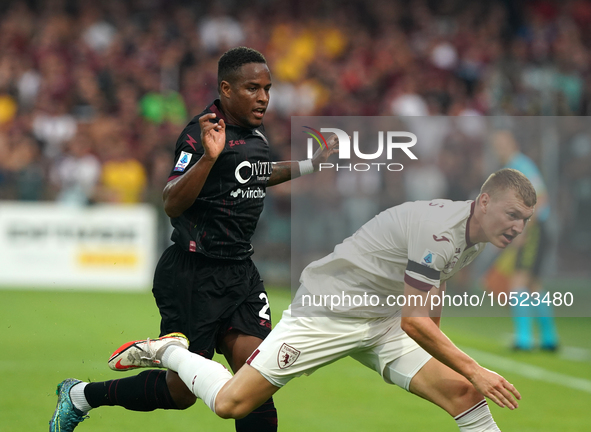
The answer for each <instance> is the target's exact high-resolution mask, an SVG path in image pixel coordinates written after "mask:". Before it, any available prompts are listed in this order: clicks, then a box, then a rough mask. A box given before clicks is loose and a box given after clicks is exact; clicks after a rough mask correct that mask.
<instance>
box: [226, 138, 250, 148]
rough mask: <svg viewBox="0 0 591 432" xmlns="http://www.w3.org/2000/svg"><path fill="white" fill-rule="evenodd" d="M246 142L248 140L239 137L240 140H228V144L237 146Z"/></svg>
mask: <svg viewBox="0 0 591 432" xmlns="http://www.w3.org/2000/svg"><path fill="white" fill-rule="evenodd" d="M243 144H246V140H243V139H239V140H228V146H230V147H235V146H237V145H243Z"/></svg>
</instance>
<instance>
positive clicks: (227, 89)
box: [220, 80, 232, 98]
mask: <svg viewBox="0 0 591 432" xmlns="http://www.w3.org/2000/svg"><path fill="white" fill-rule="evenodd" d="M231 92H232V86H231V85H230V83H229V82H228V81H226V80H222V82H221V83H220V96H223V97H226V98H229V97H230V93H231Z"/></svg>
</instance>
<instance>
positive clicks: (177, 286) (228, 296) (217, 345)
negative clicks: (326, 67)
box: [50, 47, 338, 432]
mask: <svg viewBox="0 0 591 432" xmlns="http://www.w3.org/2000/svg"><path fill="white" fill-rule="evenodd" d="M270 88H271V74H270V72H269V68H268V67H267V64H266V61H265V58H264V57H263V55H262V54H260V53H259V52H258V51H256V50H253V49H250V48H245V47H239V48H234V49H231V50H229V51H228V52H226V53H225V54H224V55H223V56H222V57H221V58H220V60H219V63H218V90H219V94H220V98H219V99H218V100H216V101H214V102H213V103H212V104H210V105H209V106H208V107H207V108H206V109H205V110H204V111H203V112H202V113H201V114H199V115H198V116H196V117H195V118H193V120H191V122H190V123H189V124H188V125H187V127H186V128H185V129H184V130H183V132H182V133H181V135H180V136H179V138H178V140H177V143H176V155H175V166H174V167H173V168H172V171H171V174H170V178H169V181H168V183H167V185H166V187H165V189H164V193H163V198H164V209H165V211H166V213H167V214H168V216H170V218H171V222H172V225H173V227H174V231H173V234H172V240H173V242H174V244H173V245H172V246H170V247H169V248H168V249H167V250H166V251H164V253H163V255H162V257H161V258H160V261H159V262H158V265H157V266H156V271H155V275H154V286H153V293H154V297H155V299H156V304H157V305H158V308H159V310H160V315H161V317H162V320H161V325H160V330H161V333H160V334H161V335H167V334H172V335H171V336H174V335H175V332H182V333H183V334H185V335H186V336H187V339H188V341H185V340H184V339H181V340H182V344H184V345H185V347H186V344H187V343H189V349H190V350H191V351H192V352H195V353H197V354H199V355H201V356H204V357H206V358H210V359H211V358H212V357H213V355H214V351H215V350H217V351H218V352H220V353H222V354H223V355H224V356H225V357H226V359H227V360H228V363H229V364H230V366H231V368H232V369H233V370H234V372H236V371H238V369H240V368H241V367H242V365H244V363H245V361H246V360H247V359H248V357H249V356H250V354H251V353H252V352H253V351H254V350H255V349H256V347H257V346H258V345H259V344H260V343H261V341H262V340H263V339H264V338H265V337H266V336H267V335H268V334H269V332H270V331H271V315H270V309H269V302H268V298H267V294H266V292H265V288H264V286H263V281H262V279H261V277H260V275H259V273H258V271H257V269H256V267H255V265H254V264H253V262H252V261H251V259H250V256H251V255H252V253H253V249H252V246H251V244H250V239H251V236H252V235H253V233H254V230H255V228H256V225H257V222H258V220H259V216H260V214H261V211H262V210H263V198H264V197H265V194H266V187H267V186H273V185H276V184H279V183H282V182H284V181H287V180H290V179H291V178H292V177H296V176H299V175H302V174H307V173H310V172H313V171H314V170H315V168H317V167H318V166H319V164H320V163H321V162H324V161H326V159H327V158H328V157H329V156H330V155H331V154H332V153H334V152H335V151H337V143H338V141H337V139H336V137H332V138H331V139H330V141H329V143H328V146H327V147H326V148H324V149H321V150H319V151H318V152H317V153H316V154H315V155H314V158H313V159H312V160H306V161H300V162H277V163H273V162H271V160H270V155H269V143H268V140H267V137H266V136H265V130H264V127H263V125H262V122H263V117H264V114H265V111H266V109H267V105H268V103H269V90H270ZM177 343H181V342H177ZM127 368H128V367H127V366H126V363H125V361H123V362H120V363H118V365H117V369H119V370H126V369H127ZM195 400H196V397H195V395H194V394H193V393H192V392H191V391H190V390H189V389H188V388H187V387H186V385H185V384H184V383H183V382H182V381H181V380H180V378H179V377H178V375H177V374H176V373H175V372H173V371H163V370H149V371H145V372H142V373H140V374H139V375H136V376H132V377H129V378H123V379H119V380H113V381H106V382H96V383H84V382H81V381H79V380H75V379H67V380H65V381H63V382H62V383H60V384H59V385H58V404H57V408H56V410H55V412H54V415H53V417H52V419H51V421H50V432H51V431H71V430H73V429H74V428H75V427H76V425H77V424H78V423H79V422H81V421H82V420H83V419H84V418H85V417H84V416H85V415H86V414H87V412H88V411H89V410H90V409H92V408H97V407H100V406H105V405H107V406H113V405H117V406H123V407H124V408H127V409H130V410H134V411H152V410H154V409H158V408H161V409H186V408H188V407H190V406H191V405H193V404H194V403H195ZM236 430H237V431H239V432H246V431H258V432H265V431H276V430H277V411H276V410H275V407H274V404H273V400H272V399H269V400H268V401H267V402H266V403H265V404H263V405H262V406H261V407H260V408H259V409H257V410H255V411H254V412H253V413H252V414H250V415H249V416H247V417H245V418H243V419H240V420H236Z"/></svg>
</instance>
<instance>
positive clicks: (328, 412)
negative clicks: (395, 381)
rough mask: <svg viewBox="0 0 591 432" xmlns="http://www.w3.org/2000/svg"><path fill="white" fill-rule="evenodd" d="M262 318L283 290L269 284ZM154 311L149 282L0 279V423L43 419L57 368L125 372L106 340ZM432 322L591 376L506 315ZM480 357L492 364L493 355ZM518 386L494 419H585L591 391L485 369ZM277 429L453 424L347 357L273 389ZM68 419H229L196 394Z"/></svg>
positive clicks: (461, 341)
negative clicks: (14, 285)
mask: <svg viewBox="0 0 591 432" xmlns="http://www.w3.org/2000/svg"><path fill="white" fill-rule="evenodd" d="M269 294H270V299H271V305H272V306H273V310H274V320H275V321H278V319H279V317H280V311H281V310H282V309H284V308H285V307H286V306H287V305H288V303H289V293H288V292H287V291H283V290H271V291H270V293H269ZM159 318H160V317H159V314H158V311H157V309H156V306H155V305H154V302H153V300H152V297H151V294H150V293H139V294H125V293H100V292H76V291H59V292H47V291H16V290H14V291H10V290H8V291H0V329H2V341H3V347H2V350H1V353H2V354H1V355H0V365H1V366H2V367H1V368H0V371H1V372H0V386H1V391H0V430H2V431H3V432H12V431H15V432H16V431H18V432H20V431H32V430H46V428H47V423H48V421H49V418H50V416H51V414H52V413H53V410H54V408H55V401H56V396H55V387H56V384H57V383H58V382H60V381H61V380H63V379H64V378H67V377H76V378H79V379H83V380H92V381H102V380H109V379H114V378H120V377H123V376H127V375H131V374H132V373H127V374H125V373H123V374H120V373H116V372H112V371H110V370H109V369H108V367H107V364H106V360H107V359H108V357H109V355H110V354H111V352H112V351H113V350H114V349H115V348H116V347H118V346H119V345H120V344H121V343H123V342H126V341H128V340H132V339H137V338H144V337H147V336H155V335H157V334H158V329H159ZM558 325H559V331H560V333H561V336H562V340H563V342H564V345H567V346H575V347H580V348H584V349H587V350H589V349H591V338H589V332H590V331H591V320H590V319H586V318H571V319H566V318H563V319H559V320H558ZM443 329H444V331H445V332H446V333H447V334H448V335H449V336H450V337H451V339H452V340H454V341H455V342H456V343H457V344H458V345H459V346H461V347H462V348H465V349H470V348H471V349H477V350H479V351H482V352H487V353H491V354H494V355H497V356H503V357H505V358H508V359H510V360H513V361H517V362H520V363H525V364H531V365H534V366H537V367H539V368H543V369H544V370H546V371H549V372H556V373H561V374H564V375H569V376H572V377H577V378H580V379H584V380H591V362H590V361H589V360H581V361H575V360H569V359H565V358H563V357H561V356H560V355H550V354H544V353H538V352H534V353H529V354H524V353H519V354H516V353H513V352H511V351H509V350H508V349H507V343H508V339H507V335H508V334H510V332H511V322H510V321H509V320H508V319H495V318H449V319H447V320H446V319H445V318H444V320H443ZM483 364H484V365H485V366H487V367H489V368H491V369H496V368H495V365H494V364H486V363H484V362H483ZM497 371H498V372H499V373H501V374H503V375H504V376H505V377H506V378H507V379H509V380H510V381H511V382H513V384H515V386H516V387H517V388H518V389H519V390H520V391H521V393H522V395H523V401H522V402H521V404H520V405H521V406H520V408H519V409H517V410H516V411H509V410H507V409H500V408H497V407H496V406H494V407H491V409H492V411H493V415H494V416H495V419H496V420H497V422H498V424H499V426H500V427H501V429H504V430H519V431H521V432H526V431H536V432H539V431H561V432H565V431H587V430H590V427H591V426H590V425H591V421H590V418H591V417H590V414H589V407H591V393H588V392H584V391H580V390H574V389H571V388H568V387H565V386H562V385H558V384H549V383H546V382H543V381H540V380H539V379H531V378H525V377H523V376H522V375H521V374H519V373H516V372H514V371H511V370H497ZM275 401H276V405H277V407H278V410H279V417H280V419H279V424H280V428H279V430H280V431H283V432H288V431H294V432H295V431H303V430H305V431H326V430H338V431H339V432H347V431H355V432H358V431H386V430H388V431H390V430H396V431H423V430H436V431H441V432H446V431H456V430H457V428H456V426H455V423H454V422H453V420H452V419H451V418H449V417H448V416H447V414H445V413H444V412H443V411H441V410H440V409H438V408H436V407H434V406H431V405H430V404H429V403H427V402H425V401H423V400H420V399H419V398H417V397H414V396H412V395H410V394H407V393H406V392H405V391H403V390H401V389H399V388H396V387H395V386H391V385H390V386H389V385H386V384H385V383H384V382H383V381H382V380H381V378H380V377H379V376H378V375H377V374H375V373H374V372H372V371H370V370H368V369H366V368H364V367H363V366H361V365H360V364H358V363H357V362H355V361H354V360H351V359H344V360H341V361H339V362H337V363H335V364H333V365H330V366H328V367H326V368H323V369H321V370H319V371H318V372H316V373H315V374H314V375H313V376H311V377H303V378H300V379H296V380H293V381H292V382H291V383H290V384H288V386H287V387H286V388H285V389H283V390H281V391H280V392H279V393H277V395H276V396H275ZM90 415H91V417H90V419H88V420H86V421H85V422H83V423H81V424H80V425H79V426H78V428H77V429H76V431H78V430H80V431H81V432H84V431H87V432H92V431H94V432H97V431H134V430H142V432H152V431H154V432H161V431H162V430H175V431H176V430H178V431H207V432H215V431H232V430H234V425H233V422H232V421H228V420H221V419H218V418H217V417H215V416H214V415H213V414H212V413H211V412H209V410H208V409H207V408H206V407H205V406H204V405H203V404H202V403H201V402H198V403H197V404H196V405H195V406H193V407H191V408H190V409H188V410H185V411H155V412H151V413H137V412H131V411H126V410H124V409H122V408H119V407H103V408H99V409H96V410H93V411H92V412H91V413H90Z"/></svg>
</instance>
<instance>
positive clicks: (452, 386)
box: [409, 358, 484, 416]
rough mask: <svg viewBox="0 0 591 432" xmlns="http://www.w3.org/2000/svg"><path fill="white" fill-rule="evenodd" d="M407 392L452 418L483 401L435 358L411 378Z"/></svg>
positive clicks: (480, 395)
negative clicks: (439, 408)
mask: <svg viewBox="0 0 591 432" xmlns="http://www.w3.org/2000/svg"><path fill="white" fill-rule="evenodd" d="M409 391H410V392H411V393H413V394H415V395H417V396H420V397H422V398H423V399H426V400H428V401H430V402H432V403H434V404H436V405H438V406H440V407H441V408H443V409H444V410H445V411H447V412H448V413H449V414H450V415H452V416H457V415H458V414H460V413H462V412H464V411H466V410H467V409H469V408H471V407H473V406H474V405H476V404H477V403H478V402H480V401H481V400H483V399H484V396H482V394H480V393H479V392H478V391H477V390H476V389H475V388H474V386H473V385H472V384H470V382H469V381H468V380H467V379H466V378H465V377H463V376H462V375H460V374H459V373H457V372H456V371H454V370H452V369H450V368H449V367H447V366H446V365H444V364H443V363H441V362H440V361H439V360H437V359H435V358H431V359H430V360H429V361H427V362H426V363H425V364H424V365H423V367H422V368H421V369H420V370H419V371H418V372H417V373H416V374H415V375H414V376H413V378H412V379H411V381H410V387H409Z"/></svg>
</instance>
